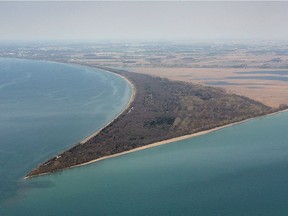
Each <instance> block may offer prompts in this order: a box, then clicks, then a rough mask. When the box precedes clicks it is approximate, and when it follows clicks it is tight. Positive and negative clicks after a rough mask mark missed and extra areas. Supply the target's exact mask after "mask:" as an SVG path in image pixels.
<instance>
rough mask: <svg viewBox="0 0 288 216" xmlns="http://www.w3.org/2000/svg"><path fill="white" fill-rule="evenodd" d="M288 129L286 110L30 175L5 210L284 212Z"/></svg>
mask: <svg viewBox="0 0 288 216" xmlns="http://www.w3.org/2000/svg"><path fill="white" fill-rule="evenodd" d="M287 128H288V112H285V113H281V114H278V115H274V116H268V117H262V118H257V119H255V120H251V121H248V122H246V123H243V124H239V125H235V126H233V127H228V128H224V129H221V130H219V131H215V132H213V133H210V134H207V135H203V136H199V137H195V138H192V139H188V140H184V141H179V142H175V143H172V144H169V145H163V146H159V147H156V148H151V149H147V150H144V151H139V152H135V153H131V154H127V155H123V156H120V157H115V158H112V159H109V160H104V161H100V162H97V163H94V164H90V165H88V166H85V167H80V168H74V169H70V170H66V171H63V172H60V173H55V174H51V175H47V176H42V177H38V178H32V179H29V180H27V181H23V183H22V185H20V186H19V189H18V191H17V194H16V195H15V196H12V197H10V198H9V199H6V200H5V201H4V202H3V204H2V205H1V210H0V215H8V216H9V215H35V216H36V215H133V216H134V215H193V216H194V215H196V216H198V215H199V216H210V215H211V216H215V215H222V216H223V215H224V216H226V215H227V216H231V215H233V216H238V215H239V216H240V215H241V216H247V215H249V216H255V215H259V216H266V215H267V216H271V215H277V216H282V215H283V216H284V215H285V216H287V215H288V208H287V206H288V205H287V204H288V187H287V182H288V133H287ZM49 139H50V138H49Z"/></svg>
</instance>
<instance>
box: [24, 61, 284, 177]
mask: <svg viewBox="0 0 288 216" xmlns="http://www.w3.org/2000/svg"><path fill="white" fill-rule="evenodd" d="M82 66H87V65H82ZM88 67H92V68H97V69H100V70H103V71H104V72H107V73H113V74H115V75H116V76H118V77H120V78H122V79H124V80H125V81H127V82H128V84H129V85H130V86H131V91H132V92H131V96H130V99H129V101H128V103H127V105H126V106H125V108H124V109H123V111H122V112H120V113H119V114H118V115H117V116H116V117H114V118H113V119H112V120H111V121H109V122H108V123H106V124H105V125H104V126H102V127H101V128H100V129H98V130H97V131H96V132H94V133H92V134H91V135H89V136H88V137H86V138H85V139H83V140H82V141H80V142H78V144H76V146H77V145H83V144H85V143H86V142H87V141H89V140H90V139H92V138H93V137H95V136H97V135H98V134H99V133H100V132H101V131H103V130H104V129H105V128H106V127H108V126H109V125H111V124H112V123H113V122H114V121H115V120H116V119H118V118H119V117H120V116H121V115H122V114H123V113H125V112H127V111H128V113H129V112H130V111H129V108H131V104H132V103H133V102H134V101H135V98H136V93H137V92H138V90H137V88H136V84H137V82H136V83H135V81H134V80H133V78H132V80H130V79H129V76H128V77H126V76H125V75H123V74H121V73H120V74H119V73H118V72H115V71H113V69H110V68H102V67H97V66H88ZM271 111H273V110H271ZM271 111H270V112H269V113H268V114H265V115H263V114H262V115H260V116H255V117H250V118H247V119H245V120H242V121H237V122H232V123H230V124H229V123H228V124H225V125H222V126H218V127H214V128H211V129H208V130H203V131H199V132H197V133H193V134H187V135H181V136H178V137H174V138H170V139H166V140H161V141H157V142H153V143H148V144H146V145H143V146H140V147H137V148H132V149H130V150H126V151H125V150H124V151H123V152H119V153H116V154H112V155H107V156H104V157H100V158H97V159H92V160H90V161H87V162H84V163H79V164H77V165H72V166H66V167H65V168H62V169H60V171H61V170H65V169H70V168H74V167H80V166H85V165H88V164H91V163H95V162H97V161H101V160H105V159H109V158H113V157H118V156H121V155H125V154H129V153H133V152H136V151H141V150H145V149H148V148H153V147H157V146H160V145H164V144H169V143H172V142H177V141H181V140H185V139H189V138H193V137H196V136H201V135H204V134H208V133H211V132H213V131H216V130H220V129H222V128H225V127H229V126H233V125H236V124H241V123H244V122H246V121H250V120H252V119H255V118H259V117H265V116H269V115H275V114H278V113H280V112H285V111H288V109H284V110H274V112H271ZM247 117H248V116H247ZM66 151H67V150H65V151H64V152H66ZM62 153H63V152H62ZM62 153H58V154H57V155H56V156H55V157H56V160H57V159H58V157H61V154H62ZM56 171H59V170H56ZM56 171H55V170H54V171H53V170H52V171H48V172H42V173H40V174H35V175H33V174H32V175H27V176H25V177H24V179H28V178H32V177H37V176H42V175H46V174H50V173H54V172H56Z"/></svg>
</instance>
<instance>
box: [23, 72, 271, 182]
mask: <svg viewBox="0 0 288 216" xmlns="http://www.w3.org/2000/svg"><path fill="white" fill-rule="evenodd" d="M106 70H109V71H111V72H114V73H118V74H120V75H122V76H125V77H126V78H127V79H129V80H130V81H131V82H132V83H133V84H134V86H135V87H136V89H137V91H136V95H135V99H134V101H133V102H132V103H131V105H130V107H129V108H128V109H127V110H126V111H125V112H123V114H122V115H120V116H119V117H118V118H117V119H116V120H114V121H113V122H112V123H111V124H110V125H108V126H107V127H106V128H104V129H102V130H101V131H100V132H99V133H98V134H97V135H96V136H95V137H93V138H91V139H90V140H88V141H87V142H86V143H84V144H78V145H76V146H74V147H72V148H71V149H69V150H67V151H65V152H63V153H62V154H60V155H59V156H57V157H54V158H52V159H50V160H48V161H47V162H45V163H43V164H41V165H40V166H39V167H38V168H36V169H35V170H33V171H31V172H30V173H29V174H28V176H29V177H30V176H33V175H38V174H41V173H47V172H54V171H57V170H61V169H64V168H67V167H71V166H74V165H78V164H81V163H85V162H88V161H91V160H94V159H97V158H101V157H104V156H108V155H112V154H116V153H120V152H123V151H127V150H131V149H134V148H137V147H140V146H144V145H148V144H151V143H154V142H157V141H161V140H165V139H169V138H174V137H178V136H182V135H187V134H192V133H196V132H199V131H203V130H207V129H211V128H215V127H217V126H222V125H226V124H229V123H233V122H238V121H241V120H244V119H248V118H251V117H255V116H260V115H264V114H267V113H271V112H273V111H275V110H273V109H272V108H270V107H267V106H265V105H263V104H261V103H259V102H256V101H254V100H251V99H249V98H246V97H242V96H238V95H234V94H228V93H226V92H225V91H224V90H222V89H220V88H214V87H207V86H202V85H198V84H190V83H184V82H175V81H169V80H167V79H163V78H158V77H152V76H148V75H143V74H137V73H129V72H127V71H123V70H114V69H106Z"/></svg>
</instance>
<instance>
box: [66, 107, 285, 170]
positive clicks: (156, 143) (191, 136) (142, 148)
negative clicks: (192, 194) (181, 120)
mask: <svg viewBox="0 0 288 216" xmlns="http://www.w3.org/2000/svg"><path fill="white" fill-rule="evenodd" d="M287 111H288V109H286V110H281V111H278V112H274V113H270V114H267V115H264V116H259V117H254V118H249V119H246V120H243V121H239V122H235V123H231V124H227V125H223V126H220V127H216V128H212V129H209V130H205V131H200V132H198V133H193V134H188V135H185V136H180V137H175V138H172V139H168V140H163V141H159V142H155V143H151V144H148V145H145V146H141V147H139V148H135V149H131V150H129V151H125V152H121V153H118V154H114V155H109V156H106V157H102V158H98V159H95V160H92V161H89V162H86V163H83V164H79V165H76V166H72V167H69V168H74V167H80V166H85V165H88V164H91V163H95V162H97V161H101V160H106V159H109V158H113V157H118V156H121V155H125V154H129V153H132V152H137V151H141V150H144V149H149V148H154V147H157V146H161V145H165V144H169V143H173V142H177V141H181V140H185V139H190V138H193V137H197V136H201V135H205V134H208V133H211V132H214V131H217V130H220V129H223V128H226V127H231V126H233V125H237V124H243V123H245V122H247V121H251V120H253V119H256V118H263V117H267V116H271V115H276V114H279V113H282V112H287Z"/></svg>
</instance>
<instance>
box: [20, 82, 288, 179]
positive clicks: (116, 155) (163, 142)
mask: <svg viewBox="0 0 288 216" xmlns="http://www.w3.org/2000/svg"><path fill="white" fill-rule="evenodd" d="M125 79H126V78H125ZM129 82H130V81H129ZM130 83H131V82H130ZM131 84H132V83H131ZM132 85H133V84H132ZM134 88H135V87H134ZM134 97H135V95H134V96H133V98H134ZM131 98H132V97H131ZM133 98H132V101H133ZM130 103H131V100H130ZM125 110H126V109H125ZM125 110H124V111H125ZM124 111H123V112H124ZM287 111H288V109H285V110H281V111H277V112H274V113H270V114H267V115H264V116H259V117H253V118H249V119H246V120H243V121H239V122H235V123H231V124H227V125H223V126H220V127H216V128H212V129H209V130H205V131H200V132H197V133H193V134H188V135H184V136H180V137H175V138H171V139H167V140H163V141H159V142H155V143H151V144H148V145H145V146H141V147H138V148H135V149H131V150H129V151H125V152H121V153H118V154H113V155H109V156H105V157H101V158H98V159H95V160H91V161H89V162H86V163H82V164H79V165H76V166H71V167H69V168H67V169H71V168H76V167H81V166H85V165H89V164H92V163H95V162H98V161H101V160H106V159H109V158H114V157H118V156H121V155H125V154H129V153H133V152H137V151H141V150H145V149H149V148H154V147H157V146H161V145H166V144H170V143H173V142H177V141H181V140H186V139H190V138H193V137H197V136H202V135H205V134H208V133H211V132H214V131H217V130H220V129H223V128H226V127H231V126H234V125H238V124H243V123H245V122H247V121H251V120H253V119H257V118H263V117H267V116H272V115H276V114H279V113H282V112H287ZM114 120H115V119H113V120H112V121H111V122H113V121H114ZM97 133H99V131H97V132H96V134H97ZM90 138H91V137H90ZM64 170H65V169H64ZM46 174H50V173H49V172H48V173H42V174H39V175H35V176H33V177H37V176H42V175H46ZM28 178H30V177H25V178H24V179H28Z"/></svg>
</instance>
